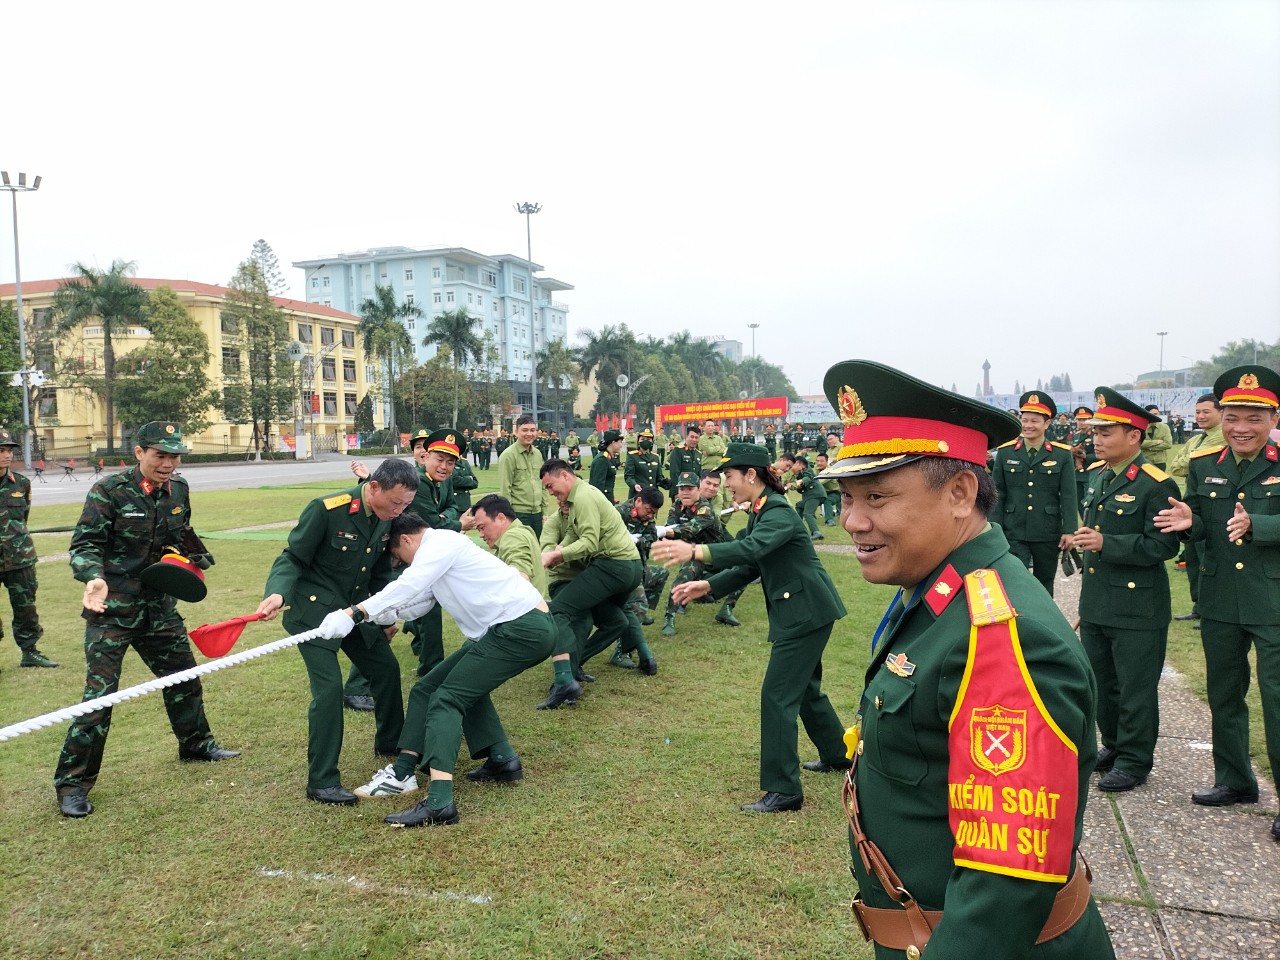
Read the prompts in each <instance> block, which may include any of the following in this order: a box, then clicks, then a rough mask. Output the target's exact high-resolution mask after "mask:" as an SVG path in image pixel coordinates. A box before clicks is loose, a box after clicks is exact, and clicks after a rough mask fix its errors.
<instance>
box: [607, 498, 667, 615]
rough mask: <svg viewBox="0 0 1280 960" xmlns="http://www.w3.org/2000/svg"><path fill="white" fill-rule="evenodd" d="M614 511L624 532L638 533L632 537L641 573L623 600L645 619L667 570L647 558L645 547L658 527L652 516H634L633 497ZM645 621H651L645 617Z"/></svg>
mask: <svg viewBox="0 0 1280 960" xmlns="http://www.w3.org/2000/svg"><path fill="white" fill-rule="evenodd" d="M618 514H619V516H621V517H622V522H623V523H624V524H625V525H626V527H627V533H630V534H631V535H632V536H633V537H634V536H635V535H636V534H639V535H640V539H639V540H637V541H636V549H637V550H639V551H640V562H641V563H643V564H644V576H643V579H642V580H641V581H640V586H638V587H636V590H635V593H633V594H632V595H631V599H630V600H628V601H627V606H628V607H629V608H630V610H631V612H632V613H634V614H635V615H636V616H637V617H638V618H639V619H640V620H641V621H642V622H643V621H645V620H646V619H649V611H650V610H656V609H657V608H658V598H659V597H661V596H662V588H663V586H665V585H666V582H667V576H668V574H669V572H670V571H668V570H667V568H666V567H659V566H657V565H656V564H652V563H650V562H649V548H650V547H652V546H653V544H654V542H655V541H656V540H657V539H658V528H657V526H656V525H655V524H654V522H653V517H650V518H649V519H647V520H642V519H641V518H640V517H638V516H636V501H635V498H634V497H632V498H631V499H630V500H625V501H623V502H622V503H620V504H618ZM649 622H650V623H652V622H653V621H652V620H649Z"/></svg>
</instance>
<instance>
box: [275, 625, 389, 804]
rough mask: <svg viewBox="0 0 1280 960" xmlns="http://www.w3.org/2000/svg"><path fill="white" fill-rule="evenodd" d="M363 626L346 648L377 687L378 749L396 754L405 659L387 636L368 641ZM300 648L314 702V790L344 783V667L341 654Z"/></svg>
mask: <svg viewBox="0 0 1280 960" xmlns="http://www.w3.org/2000/svg"><path fill="white" fill-rule="evenodd" d="M363 626H364V625H363V624H362V625H361V627H363ZM361 627H356V629H355V630H352V631H351V633H349V634H347V636H346V637H345V638H344V639H343V641H342V652H343V653H345V654H346V655H347V656H348V657H349V658H350V659H351V662H352V663H353V664H355V666H356V667H357V668H358V669H359V670H360V672H361V673H362V674H364V675H365V676H366V677H368V678H369V685H370V686H371V687H372V689H373V702H374V712H373V716H374V721H375V724H376V727H375V733H374V737H373V749H374V751H375V752H376V753H380V754H394V753H395V752H396V745H397V744H398V743H399V741H400V729H401V727H402V726H403V724H404V701H403V700H402V699H401V697H400V661H398V660H397V659H396V655H395V654H394V653H392V652H391V644H390V643H388V642H387V639H386V637H384V636H379V637H378V638H376V639H373V640H372V641H371V642H366V640H365V633H364V632H362V630H361ZM298 652H299V653H301V654H302V662H303V663H305V664H306V665H307V679H308V680H310V681H311V706H310V707H309V708H308V709H307V786H308V787H310V788H311V789H313V790H322V789H324V788H325V787H337V786H341V785H342V777H341V775H340V774H339V772H338V757H339V755H340V754H341V753H342V669H341V668H340V667H339V666H338V654H337V652H336V651H334V650H326V649H324V648H323V647H318V646H316V645H315V644H314V643H303V644H301V645H299V647H298Z"/></svg>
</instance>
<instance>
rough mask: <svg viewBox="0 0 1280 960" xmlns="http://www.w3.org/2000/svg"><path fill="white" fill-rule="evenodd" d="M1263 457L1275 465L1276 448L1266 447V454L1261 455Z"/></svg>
mask: <svg viewBox="0 0 1280 960" xmlns="http://www.w3.org/2000/svg"><path fill="white" fill-rule="evenodd" d="M1263 456H1265V457H1266V458H1267V459H1268V460H1270V461H1271V462H1272V463H1275V462H1276V448H1275V447H1272V446H1268V447H1267V449H1266V452H1265V453H1264V454H1263Z"/></svg>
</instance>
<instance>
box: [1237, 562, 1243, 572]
mask: <svg viewBox="0 0 1280 960" xmlns="http://www.w3.org/2000/svg"><path fill="white" fill-rule="evenodd" d="M1236 569H1237V570H1243V569H1244V564H1243V563H1237V564H1236Z"/></svg>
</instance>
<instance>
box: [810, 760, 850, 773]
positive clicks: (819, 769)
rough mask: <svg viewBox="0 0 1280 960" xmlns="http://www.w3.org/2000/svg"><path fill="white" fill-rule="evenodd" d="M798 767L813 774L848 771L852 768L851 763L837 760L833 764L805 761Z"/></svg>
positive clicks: (820, 761) (823, 761) (821, 761)
mask: <svg viewBox="0 0 1280 960" xmlns="http://www.w3.org/2000/svg"><path fill="white" fill-rule="evenodd" d="M800 766H802V767H804V768H805V769H806V770H811V771H812V772H814V773H830V772H831V771H832V770H848V769H849V768H850V767H852V766H853V761H852V760H837V761H836V762H835V763H827V761H825V760H806V761H805V762H804V763H802V764H800Z"/></svg>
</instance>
